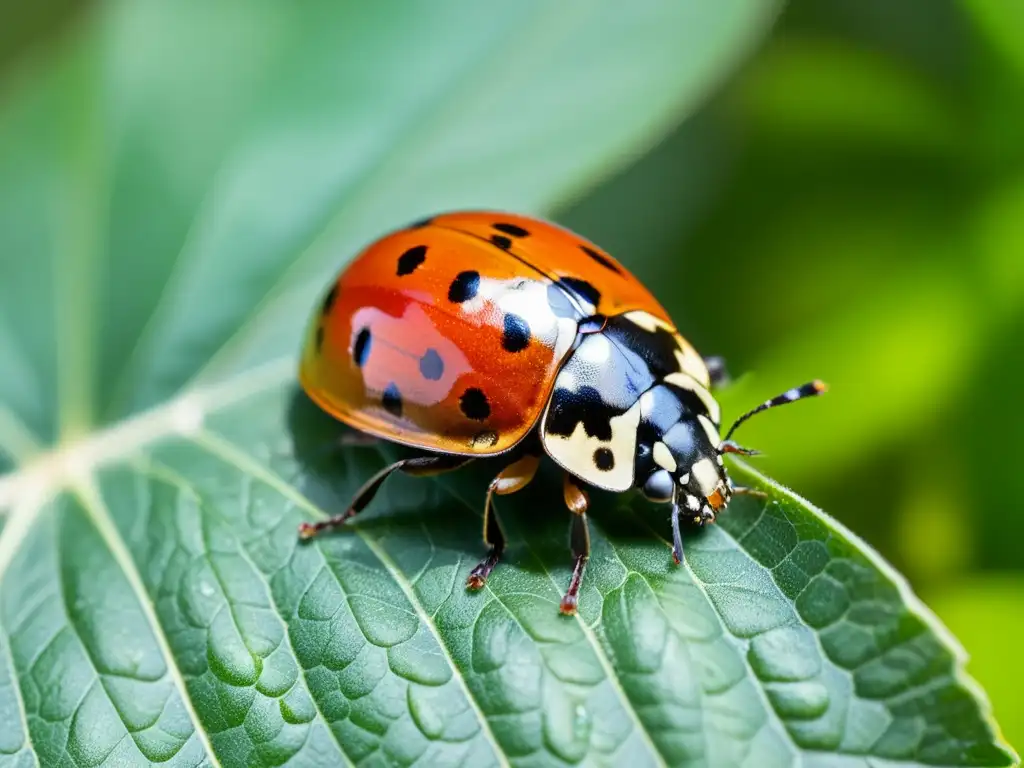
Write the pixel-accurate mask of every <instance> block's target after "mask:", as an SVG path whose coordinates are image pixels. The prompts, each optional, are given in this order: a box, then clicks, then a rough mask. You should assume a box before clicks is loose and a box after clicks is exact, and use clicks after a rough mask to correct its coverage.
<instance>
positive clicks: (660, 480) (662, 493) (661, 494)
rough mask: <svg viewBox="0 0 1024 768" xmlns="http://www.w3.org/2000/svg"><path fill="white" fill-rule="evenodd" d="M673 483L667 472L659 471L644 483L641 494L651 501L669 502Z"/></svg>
mask: <svg viewBox="0 0 1024 768" xmlns="http://www.w3.org/2000/svg"><path fill="white" fill-rule="evenodd" d="M672 491H673V482H672V475H670V474H669V473H668V470H665V469H659V470H658V471H657V472H654V473H652V474H651V476H650V477H648V478H647V482H646V483H644V487H643V494H644V496H646V497H647V498H648V499H650V500H651V501H670V500H671V499H672Z"/></svg>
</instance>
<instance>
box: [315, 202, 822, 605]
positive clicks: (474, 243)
mask: <svg viewBox="0 0 1024 768" xmlns="http://www.w3.org/2000/svg"><path fill="white" fill-rule="evenodd" d="M723 375H724V367H723V366H721V364H720V363H719V362H718V361H716V360H714V359H708V360H705V359H703V358H702V357H701V356H700V355H699V354H698V353H697V351H696V350H695V349H694V348H693V347H692V346H691V345H690V344H689V343H688V342H687V341H686V340H685V339H684V338H683V337H682V336H681V335H680V334H679V332H678V331H677V330H676V328H675V326H674V325H673V324H672V321H671V319H670V318H669V317H668V314H667V313H666V312H665V310H664V309H663V308H662V307H661V305H660V304H659V303H658V302H657V300H656V299H655V298H654V297H653V296H652V295H651V293H650V292H649V291H648V290H647V289H646V288H645V287H644V286H643V285H642V284H641V283H640V282H639V281H638V280H637V279H636V278H635V277H634V276H633V275H631V274H630V273H629V272H628V271H627V270H626V269H625V267H623V266H622V265H621V264H620V263H619V262H618V261H616V260H615V259H614V258H612V257H611V256H610V255H608V254H607V253H605V252H604V251H603V250H601V249H600V248H598V247H597V246H596V245H594V244H593V243H591V242H588V241H587V240H585V239H583V238H581V237H579V236H578V235H576V234H574V233H572V232H570V231H568V230H566V229H563V228H561V227H559V226H556V225H554V224H551V223H548V222H544V221H540V220H537V219H533V218H529V217H526V216H519V215H511V214H507V213H498V212H491V211H471V212H455V213H447V214H443V215H439V216H436V217H434V218H432V219H428V220H425V221H422V222H419V223H417V224H415V225H413V226H411V227H407V228H405V229H401V230H398V231H395V232H392V233H390V234H388V235H386V236H384V237H382V238H381V239H379V240H377V241H376V242H374V243H372V244H371V245H370V246H369V247H367V248H366V249H365V250H363V251H362V252H361V253H360V254H359V255H357V256H356V258H355V259H354V260H353V261H352V262H351V263H350V264H349V265H348V266H347V267H346V268H345V270H344V271H343V272H342V273H341V275H340V276H339V277H338V278H337V280H336V281H335V283H334V284H333V285H332V286H331V288H330V289H329V291H328V292H327V294H326V296H325V298H324V300H323V302H322V303H321V304H320V305H319V306H318V307H317V309H316V311H315V313H314V316H313V319H312V322H311V323H310V325H309V329H308V333H307V336H306V341H305V346H304V349H303V352H302V359H301V365H300V375H299V378H300V381H301V384H302V387H303V389H304V390H305V392H306V393H307V394H308V396H309V397H310V398H311V399H312V400H313V401H314V402H315V403H316V404H317V405H319V406H320V407H321V408H322V409H323V410H325V411H326V412H328V413H329V414H331V415H332V416H334V417H335V418H337V419H338V420H340V421H342V422H344V423H346V424H348V425H349V426H351V427H353V428H355V429H356V430H359V432H361V433H364V434H365V435H367V436H370V437H375V438H378V439H384V440H389V441H392V442H395V443H399V444H402V445H406V446H411V447H414V448H418V449H422V450H423V451H426V452H427V455H425V456H417V457H414V458H407V459H403V460H401V461H397V462H395V463H393V464H391V465H389V466H387V467H385V468H384V469H383V470H381V471H380V472H378V473H377V474H376V475H375V476H374V477H372V478H370V480H369V481H367V482H366V484H365V485H364V486H363V487H362V488H361V489H360V490H359V491H358V492H357V493H356V495H355V497H354V499H353V500H352V502H351V505H350V506H349V508H348V509H347V510H346V511H345V512H344V513H342V514H341V515H338V516H337V517H334V518H332V519H330V520H326V521H323V522H319V523H315V524H304V525H303V526H302V529H301V535H302V536H303V537H305V538H308V537H311V536H313V535H315V534H316V533H317V532H319V531H321V530H323V529H325V528H328V527H331V526H335V525H338V524H340V523H342V522H344V521H345V520H347V519H348V518H350V517H352V516H353V515H355V514H357V513H358V512H359V511H361V510H362V509H364V508H365V507H366V505H367V504H369V502H370V501H371V499H372V498H373V496H374V494H375V493H376V492H377V490H378V489H379V488H380V486H381V485H382V484H383V482H384V480H385V479H386V478H387V477H388V476H389V475H390V474H391V473H392V472H395V471H401V472H403V473H406V474H410V475H418V476H425V475H433V474H439V473H442V472H448V471H451V470H454V469H458V468H459V467H462V466H464V465H466V464H467V463H469V462H470V461H472V460H473V459H475V458H478V457H487V456H496V455H498V454H503V455H506V456H507V458H508V464H507V465H506V466H505V468H504V469H503V470H502V471H501V472H500V473H498V475H497V476H496V477H495V478H494V480H493V481H492V482H491V484H490V486H489V488H488V491H487V496H486V500H485V503H484V542H485V544H486V545H487V546H488V551H487V554H486V556H485V557H484V558H483V559H482V560H481V561H480V563H479V564H478V565H477V566H476V567H475V568H474V569H473V570H472V572H471V573H470V574H469V576H468V578H467V586H468V587H469V588H471V589H479V588H480V587H482V586H483V585H484V583H485V582H486V580H487V577H488V575H489V574H490V573H491V571H492V570H493V569H494V567H495V565H496V564H497V563H498V561H499V559H500V558H501V555H502V552H503V550H504V547H505V537H504V535H503V534H502V531H501V526H500V525H499V523H498V519H497V516H496V515H495V514H494V509H493V504H494V497H495V496H501V495H506V494H510V493H515V492H516V491H519V490H521V489H522V488H524V487H525V486H526V485H527V484H529V483H530V481H531V480H532V479H533V477H534V475H535V473H536V472H537V469H538V466H539V464H540V460H541V457H542V456H543V455H544V454H547V455H548V456H550V457H551V458H552V459H553V460H554V461H555V462H556V463H557V464H558V465H560V466H561V467H562V469H563V470H564V481H563V491H564V494H563V495H564V500H565V504H566V506H567V507H568V508H569V510H570V511H571V512H572V513H573V514H572V516H571V519H572V525H571V535H570V544H571V548H572V552H573V557H574V567H573V573H572V578H571V580H570V584H569V587H568V590H567V591H566V593H565V596H564V597H563V599H562V603H561V610H562V612H563V613H574V612H575V610H576V602H577V594H578V592H579V587H580V583H581V580H582V578H583V571H584V568H585V565H586V561H587V558H588V556H589V552H590V537H589V533H588V530H587V518H586V511H587V506H588V497H587V493H586V490H585V488H586V487H588V486H591V487H595V488H601V489H604V490H608V491H618V492H624V491H629V490H631V489H634V488H635V489H639V490H640V491H641V492H642V493H643V495H644V496H646V497H647V498H648V499H651V500H652V501H656V502H662V503H666V504H671V505H672V514H671V520H672V541H673V546H672V553H673V557H674V559H675V561H676V562H677V563H679V562H681V560H682V557H683V549H682V537H681V534H680V518H683V519H684V520H690V521H692V522H693V523H695V524H696V525H706V524H708V523H711V522H714V520H715V517H716V515H717V514H718V513H719V512H721V511H722V510H723V509H724V508H725V507H726V506H727V505H728V504H729V501H730V499H731V497H732V496H733V494H734V493H742V492H747V491H746V489H743V488H737V487H734V486H733V484H732V482H731V481H730V479H729V476H728V474H727V472H726V469H725V466H724V463H723V460H722V456H723V454H725V453H743V454H750V453H753V451H749V450H747V449H745V448H741V447H740V446H738V445H736V444H735V443H733V442H732V441H731V439H730V438H731V436H732V432H733V431H734V430H735V429H736V427H738V426H739V425H740V424H741V423H743V422H744V421H745V420H746V419H747V418H749V417H750V416H752V415H754V414H755V413H759V412H761V411H763V410H766V409H768V408H771V407H774V406H777V405H782V404H784V403H788V402H793V401H796V400H800V399H802V398H804V397H808V396H811V395H816V394H819V393H820V392H823V391H824V390H825V387H824V385H823V384H821V382H817V381H815V382H811V383H809V384H805V385H803V386H801V387H797V388H795V389H791V390H789V391H788V392H786V393H784V394H782V395H779V396H778V397H775V398H773V399H771V400H768V401H766V402H765V403H762V404H761V405H759V406H758V407H757V408H755V409H753V410H752V411H750V412H748V413H746V414H744V415H743V416H742V417H740V418H739V419H738V420H737V421H736V422H735V423H734V424H733V426H732V428H731V429H730V430H729V432H728V434H727V435H726V437H725V439H722V438H721V437H720V435H719V429H720V422H721V413H720V409H719V406H718V403H717V401H716V400H715V398H714V396H713V395H712V393H711V389H712V387H713V386H714V385H716V384H718V383H720V382H721V379H722V377H723Z"/></svg>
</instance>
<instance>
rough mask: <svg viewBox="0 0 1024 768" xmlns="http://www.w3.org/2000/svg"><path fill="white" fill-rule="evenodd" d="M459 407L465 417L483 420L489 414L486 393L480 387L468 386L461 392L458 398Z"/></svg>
mask: <svg viewBox="0 0 1024 768" xmlns="http://www.w3.org/2000/svg"><path fill="white" fill-rule="evenodd" d="M459 407H460V408H461V409H462V412H463V413H464V414H465V415H466V418H467V419H473V420H475V421H483V420H484V419H486V418H487V417H488V416H490V415H491V404H490V403H488V402H487V395H485V394H484V392H483V390H482V389H477V388H476V387H470V388H469V389H467V390H466V391H465V392H463V393H462V397H460V398H459Z"/></svg>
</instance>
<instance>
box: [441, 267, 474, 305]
mask: <svg viewBox="0 0 1024 768" xmlns="http://www.w3.org/2000/svg"><path fill="white" fill-rule="evenodd" d="M479 290H480V273H479V272H474V271H472V270H470V271H467V272H459V274H457V275H456V276H455V279H454V280H452V284H451V285H449V286H448V301H453V302H455V303H456V304H461V303H462V302H464V301H469V300H470V299H472V298H473V297H474V296H476V292H477V291H479Z"/></svg>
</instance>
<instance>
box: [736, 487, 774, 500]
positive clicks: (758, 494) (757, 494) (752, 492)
mask: <svg viewBox="0 0 1024 768" xmlns="http://www.w3.org/2000/svg"><path fill="white" fill-rule="evenodd" d="M732 492H733V495H734V496H753V497H754V498H757V499H767V498H768V494H767V493H765V492H764V491H759V490H757V489H756V488H747V487H746V486H745V485H738V486H736V487H735V488H733V489H732Z"/></svg>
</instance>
